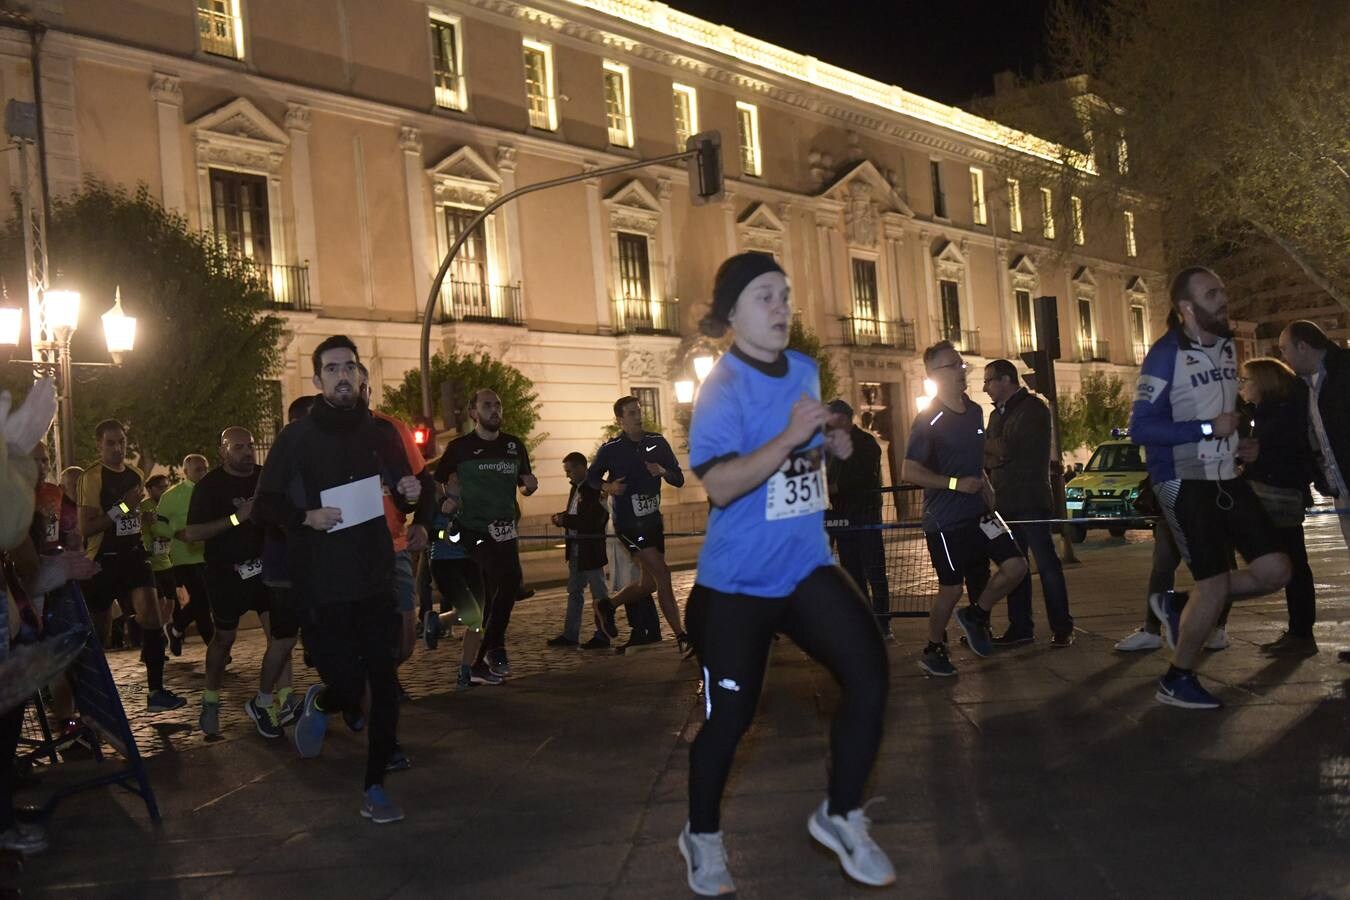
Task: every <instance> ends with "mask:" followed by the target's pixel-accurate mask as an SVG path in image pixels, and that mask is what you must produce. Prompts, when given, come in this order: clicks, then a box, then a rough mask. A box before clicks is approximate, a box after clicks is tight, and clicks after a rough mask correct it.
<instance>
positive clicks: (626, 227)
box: [605, 178, 661, 235]
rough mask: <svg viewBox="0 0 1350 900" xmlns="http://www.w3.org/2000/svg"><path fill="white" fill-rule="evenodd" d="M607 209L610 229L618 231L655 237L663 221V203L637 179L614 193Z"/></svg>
mask: <svg viewBox="0 0 1350 900" xmlns="http://www.w3.org/2000/svg"><path fill="white" fill-rule="evenodd" d="M605 207H606V208H607V209H608V210H609V221H610V227H611V228H613V229H614V230H616V231H632V232H637V233H639V234H647V235H654V234H656V229H657V227H658V226H659V224H660V221H661V201H659V200H657V199H656V196H655V195H653V194H652V192H651V191H649V190H647V187H646V186H645V185H644V184H643V183H642V182H641V181H639V180H637V179H636V178H634V179H632V180H631V181H628V182H626V183H624V184H622V185H620V186H619V187H618V188H616V189H615V190H614V191H612V192H611V193H610V195H609V196H608V197H606V198H605Z"/></svg>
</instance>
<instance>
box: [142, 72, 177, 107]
mask: <svg viewBox="0 0 1350 900" xmlns="http://www.w3.org/2000/svg"><path fill="white" fill-rule="evenodd" d="M150 97H151V98H152V99H153V100H154V101H155V102H156V103H167V104H169V105H170V106H182V105H183V88H182V85H181V84H180V83H179V79H178V76H177V75H165V74H164V73H162V72H156V73H155V75H154V78H152V79H151V81H150Z"/></svg>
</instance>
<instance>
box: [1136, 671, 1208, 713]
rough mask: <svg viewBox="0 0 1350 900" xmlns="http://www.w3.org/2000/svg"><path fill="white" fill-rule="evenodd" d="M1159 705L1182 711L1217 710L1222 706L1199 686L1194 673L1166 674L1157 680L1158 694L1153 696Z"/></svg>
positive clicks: (1198, 680)
mask: <svg viewBox="0 0 1350 900" xmlns="http://www.w3.org/2000/svg"><path fill="white" fill-rule="evenodd" d="M1153 696H1154V697H1155V698H1157V700H1158V702H1159V703H1166V704H1167V705H1168V706H1179V707H1181V708H1182V709H1218V708H1219V707H1220V706H1223V704H1222V703H1220V702H1219V698H1218V697H1215V696H1214V695H1213V694H1211V693H1210V692H1209V691H1207V690H1205V689H1204V688H1203V687H1201V686H1200V679H1199V678H1196V677H1195V673H1194V672H1191V673H1188V674H1181V673H1177V674H1171V673H1169V674H1167V675H1164V676H1163V677H1162V678H1159V679H1158V693H1156V694H1154V695H1153Z"/></svg>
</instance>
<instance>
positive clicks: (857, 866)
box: [806, 800, 895, 887]
mask: <svg viewBox="0 0 1350 900" xmlns="http://www.w3.org/2000/svg"><path fill="white" fill-rule="evenodd" d="M829 806H830V801H828V800H826V801H824V802H823V803H821V804H820V806H818V807H817V808H816V811H815V812H813V813H812V814H811V818H810V819H808V820H807V822H806V829H807V831H809V832H811V837H813V838H815V839H816V840H817V841H819V842H820V843H821V844H823V845H824V846H826V847H828V848H830V849H831V850H833V851H834V852H835V855H837V856H838V857H839V864H840V865H842V866H843V867H844V872H845V873H846V874H847V875H848V877H850V878H852V879H853V880H854V881H858V882H861V883H863V884H868V885H871V886H872V887H885V886H886V885H888V884H894V883H895V867H894V866H892V865H891V861H890V860H889V859H887V857H886V853H885V851H883V850H882V849H881V848H880V847H878V846H877V842H876V841H874V840H872V836H871V835H870V834H868V832H867V828H868V826H869V825H871V824H872V820H871V819H869V818H867V816H865V815H863V811H862V810H861V809H855V810H853V811H852V812H850V813H849V814H848V815H847V816H832V815H830V814H829Z"/></svg>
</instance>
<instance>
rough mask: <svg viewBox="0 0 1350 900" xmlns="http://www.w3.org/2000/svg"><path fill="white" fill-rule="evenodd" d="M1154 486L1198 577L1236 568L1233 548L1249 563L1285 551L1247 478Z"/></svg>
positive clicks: (1192, 572) (1214, 574) (1188, 481)
mask: <svg viewBox="0 0 1350 900" xmlns="http://www.w3.org/2000/svg"><path fill="white" fill-rule="evenodd" d="M1153 490H1154V493H1156V494H1157V496H1158V504H1159V505H1160V506H1161V507H1162V512H1163V518H1165V519H1166V520H1167V524H1168V526H1169V527H1171V529H1172V535H1173V536H1174V537H1175V538H1176V539H1177V549H1178V550H1180V551H1181V558H1182V559H1184V560H1185V561H1186V565H1187V567H1188V568H1189V569H1190V570H1191V577H1193V578H1194V579H1195V580H1196V581H1204V580H1205V579H1206V578H1213V577H1215V576H1216V575H1222V574H1224V573H1225V572H1228V571H1231V570H1232V569H1233V568H1235V560H1234V559H1233V551H1234V550H1236V551H1237V552H1238V553H1241V554H1242V558H1243V559H1245V560H1246V561H1247V562H1251V561H1252V560H1254V559H1256V558H1257V557H1261V556H1265V555H1266V554H1268V553H1282V552H1284V548H1283V546H1282V545H1281V543H1280V540H1279V535H1278V533H1277V532H1276V530H1275V526H1274V524H1273V523H1272V522H1271V521H1270V516H1269V514H1267V513H1266V509H1265V507H1264V506H1262V505H1261V500H1260V498H1258V497H1257V496H1256V493H1255V492H1254V491H1253V490H1252V486H1251V485H1250V484H1248V483H1247V482H1246V480H1245V479H1242V478H1232V479H1229V480H1227V481H1190V480H1187V481H1180V480H1177V481H1165V482H1163V483H1162V484H1157V485H1154V486H1153Z"/></svg>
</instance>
